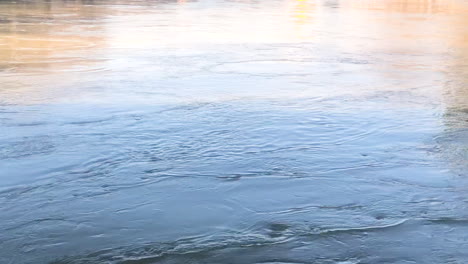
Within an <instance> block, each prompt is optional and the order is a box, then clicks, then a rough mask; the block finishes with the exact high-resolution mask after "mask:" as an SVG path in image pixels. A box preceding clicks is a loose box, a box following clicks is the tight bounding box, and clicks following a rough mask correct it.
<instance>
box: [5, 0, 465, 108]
mask: <svg viewBox="0 0 468 264" xmlns="http://www.w3.org/2000/svg"><path fill="white" fill-rule="evenodd" d="M21 3H22V4H18V3H15V2H9V1H6V2H2V3H1V4H0V6H1V9H0V14H1V15H2V21H1V23H0V78H1V79H2V83H3V91H2V96H3V98H4V100H5V98H9V97H8V96H6V93H7V91H15V95H16V97H15V98H18V100H19V101H21V100H24V99H21V98H24V97H23V96H21V95H20V94H21V93H20V92H19V91H23V92H22V93H26V92H27V93H30V95H31V96H32V95H35V94H36V95H37V94H40V93H43V92H44V91H45V90H47V89H44V88H43V87H42V86H47V87H49V88H48V89H51V88H50V87H51V85H50V84H51V83H53V84H54V85H53V86H54V87H62V86H73V84H74V83H75V82H77V83H78V82H83V81H84V80H88V81H89V82H90V83H99V80H100V78H102V76H110V77H109V78H112V76H113V75H112V74H116V76H118V73H117V72H113V71H114V70H115V69H117V68H119V67H123V66H122V65H124V66H125V65H127V66H128V67H130V66H132V65H134V67H135V69H138V70H135V71H136V72H138V71H140V70H144V71H146V72H151V74H150V76H161V78H169V77H168V76H172V75H170V74H173V73H170V72H177V71H180V69H182V68H184V67H187V70H184V71H185V72H204V71H205V70H206V69H205V68H204V67H206V65H210V64H213V63H214V62H213V61H209V59H208V58H201V59H199V60H197V62H196V63H193V64H188V65H183V67H182V65H179V66H177V65H169V64H164V61H160V60H159V59H154V58H153V59H154V60H152V61H146V59H145V58H146V57H148V56H150V55H151V56H153V57H154V56H156V55H155V54H160V55H161V56H175V57H174V58H177V55H178V54H188V53H193V54H203V53H206V52H207V50H211V49H215V50H216V49H220V50H223V52H222V53H223V54H226V56H227V55H233V54H231V52H230V50H232V49H233V48H237V47H245V49H244V50H243V53H242V54H254V55H255V54H257V53H258V54H262V53H263V51H262V50H268V49H271V47H270V45H289V46H290V47H291V49H288V51H286V52H283V51H282V52H278V53H277V54H276V55H273V54H271V55H270V56H272V57H270V58H267V60H268V61H269V62H265V63H263V64H258V65H271V67H269V66H261V67H260V66H255V65H257V64H252V63H251V64H249V65H254V66H252V67H257V68H255V69H254V73H255V72H257V73H259V74H267V75H269V74H272V73H277V74H280V75H279V76H281V74H283V73H287V74H289V75H292V74H294V73H298V74H299V75H301V74H302V75H304V74H314V69H315V68H314V67H319V68H317V70H320V69H321V68H322V66H318V65H322V63H323V62H322V61H323V59H321V57H324V56H328V57H330V56H332V54H334V55H333V56H335V57H340V56H344V55H345V54H355V56H358V57H362V58H364V59H361V60H362V61H365V60H366V59H365V58H373V59H375V60H378V61H379V62H378V64H376V65H375V66H374V67H370V68H369V69H368V70H367V71H358V72H355V73H350V74H349V77H348V78H349V79H343V81H342V83H341V82H339V81H340V79H339V78H334V80H336V81H335V84H334V85H354V81H356V80H358V79H363V80H364V81H363V82H364V83H366V82H367V83H368V85H367V86H365V85H360V86H359V87H355V85H354V86H353V87H354V88H353V91H354V92H357V91H359V90H360V89H361V90H365V89H368V88H363V87H373V88H372V89H374V90H378V89H387V88H384V87H389V86H391V87H392V89H399V90H405V89H410V88H411V87H415V86H418V84H417V82H420V81H421V80H422V81H421V82H420V83H419V86H425V85H427V84H426V83H424V80H429V79H430V78H425V77H424V76H430V77H431V78H435V77H434V76H436V77H437V76H438V75H440V76H441V77H437V78H439V80H438V81H439V82H442V83H448V84H447V85H445V86H444V87H445V88H444V89H448V90H447V91H444V92H443V93H445V94H459V95H460V96H449V97H450V98H451V99H450V100H449V99H447V100H449V101H451V103H453V104H460V103H461V102H459V101H466V99H462V98H466V89H465V87H464V84H466V72H467V70H466V68H464V65H465V64H464V62H465V61H466V50H467V47H468V43H467V28H468V27H467V23H468V22H467V17H468V16H467V14H468V11H467V10H468V9H467V8H468V3H467V2H464V1H461V0H445V1H443V0H388V1H387V0H356V1H338V0H335V1H315V0H283V1H265V2H259V1H221V0H220V1H219V2H217V3H216V4H207V3H205V2H202V1H186V0H171V1H140V0H134V1H130V2H128V1H125V2H124V1H112V4H108V3H107V2H104V1H59V0H53V1H35V2H21ZM233 9H236V10H238V11H237V12H232V10H233ZM259 45H264V48H261V49H260V52H257V51H255V50H254V49H253V48H250V47H253V46H256V47H259ZM306 46H307V48H306ZM311 46H313V48H312V47H311ZM316 48H320V49H321V50H326V51H327V52H329V53H330V54H322V53H318V52H315V50H316ZM292 50H294V52H293V51H292ZM168 52H169V53H168ZM158 56H159V55H158ZM246 56H247V57H250V55H246ZM333 56H332V57H333ZM387 56H388V57H387ZM391 56H392V57H391ZM279 58H281V59H282V60H296V61H297V60H299V61H300V62H301V61H302V60H309V62H308V64H307V65H308V66H305V64H303V62H301V63H302V64H297V63H296V64H297V65H296V64H293V63H294V62H291V61H289V62H288V63H290V65H291V67H286V65H288V64H287V63H285V62H284V61H283V63H282V64H279V63H272V61H273V62H274V61H275V60H277V59H279ZM394 58H398V59H394ZM262 59H265V58H264V57H263V58H262ZM311 59H314V61H311ZM170 61H174V60H170ZM132 62H133V64H132ZM138 64H142V65H140V66H138ZM215 64H216V63H215ZM221 64H222V63H221ZM204 65H205V66H204ZM357 65H358V64H355V65H352V64H349V63H348V64H346V63H343V64H338V65H335V66H333V67H331V66H330V67H331V69H334V70H336V71H338V72H344V73H346V72H347V71H346V69H347V68H349V67H357ZM364 65H365V64H362V66H360V67H365V66H364ZM224 67H227V66H224ZM294 67H296V68H297V70H294V69H295V68H294ZM184 69H185V68H184ZM104 72H105V74H104ZM142 72H143V71H142ZM169 73H170V74H169ZM204 73H206V72H204ZM135 74H137V73H135ZM330 74H331V73H330ZM364 75H365V77H364ZM411 75H412V76H413V78H411ZM24 76H30V77H29V78H23V77H24ZM325 76H328V75H327V74H323V75H321V77H322V78H324V77H325ZM414 77H417V78H414ZM154 78H156V77H154ZM291 78H292V77H291ZM294 78H296V79H295V81H297V82H301V78H302V79H303V78H305V77H297V76H296V77H294ZM142 80H144V79H142ZM397 80H398V81H397ZM448 80H450V81H448ZM455 80H459V81H455ZM338 83H339V84H338ZM396 84H398V85H396ZM439 87H440V86H434V88H433V89H432V93H430V92H429V93H428V91H427V89H426V90H424V91H425V93H426V94H432V96H433V98H436V99H440V97H441V95H440V93H441V91H440V88H439ZM57 89H59V88H57ZM305 91H306V92H301V93H292V95H294V96H299V95H300V96H311V95H312V94H314V93H315V91H312V90H308V89H306V90H305ZM10 95H11V94H10ZM278 96H279V95H278ZM47 98H54V96H52V95H50V96H48V97H47ZM56 98H57V97H56ZM77 98H79V97H77ZM454 98H456V99H454ZM10 99H11V98H10ZM18 100H15V102H17V101H18Z"/></svg>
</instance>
